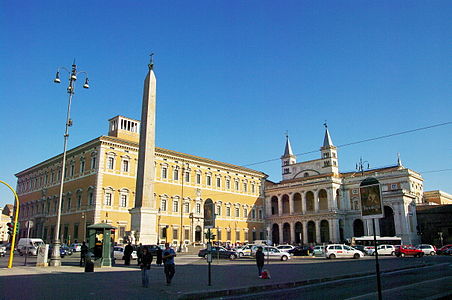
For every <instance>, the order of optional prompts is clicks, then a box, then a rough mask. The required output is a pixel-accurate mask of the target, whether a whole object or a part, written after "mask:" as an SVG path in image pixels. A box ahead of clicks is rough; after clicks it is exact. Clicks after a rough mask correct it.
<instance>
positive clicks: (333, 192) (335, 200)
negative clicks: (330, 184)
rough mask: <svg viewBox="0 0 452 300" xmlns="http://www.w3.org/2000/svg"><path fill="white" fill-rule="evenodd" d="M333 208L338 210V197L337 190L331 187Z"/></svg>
mask: <svg viewBox="0 0 452 300" xmlns="http://www.w3.org/2000/svg"><path fill="white" fill-rule="evenodd" d="M330 191H331V208H332V209H333V210H337V199H336V190H335V189H334V188H331V190H330Z"/></svg>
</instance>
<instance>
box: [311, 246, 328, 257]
mask: <svg viewBox="0 0 452 300" xmlns="http://www.w3.org/2000/svg"><path fill="white" fill-rule="evenodd" d="M324 251H325V246H315V247H314V251H313V253H312V255H314V256H322V255H323V254H324Z"/></svg>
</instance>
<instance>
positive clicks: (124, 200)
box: [120, 194, 127, 207]
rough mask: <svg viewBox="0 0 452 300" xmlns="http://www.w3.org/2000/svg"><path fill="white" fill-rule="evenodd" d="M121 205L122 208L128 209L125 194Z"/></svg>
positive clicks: (122, 196)
mask: <svg viewBox="0 0 452 300" xmlns="http://www.w3.org/2000/svg"><path fill="white" fill-rule="evenodd" d="M120 205H121V207H127V195H125V194H122V195H121V203H120Z"/></svg>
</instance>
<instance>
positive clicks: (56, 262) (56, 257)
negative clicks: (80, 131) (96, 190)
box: [50, 60, 89, 266]
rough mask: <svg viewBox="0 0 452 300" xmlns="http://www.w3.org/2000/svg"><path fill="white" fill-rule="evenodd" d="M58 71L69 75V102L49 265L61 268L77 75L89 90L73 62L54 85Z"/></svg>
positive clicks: (86, 80) (63, 68)
mask: <svg viewBox="0 0 452 300" xmlns="http://www.w3.org/2000/svg"><path fill="white" fill-rule="evenodd" d="M60 69H62V70H65V71H66V72H67V73H68V74H69V85H68V87H67V93H68V94H69V101H68V106H67V116H66V130H65V133H64V148H63V162H62V165H61V181H60V194H59V199H58V210H57V224H56V228H55V237H54V240H53V249H52V256H51V257H50V265H51V266H61V256H60V244H61V242H60V223H61V200H62V198H63V185H64V177H65V176H66V174H65V173H66V170H65V168H66V151H67V141H68V138H69V127H70V126H72V120H71V117H70V115H71V103H72V96H73V95H74V93H75V92H74V89H75V81H76V80H77V75H78V74H84V75H85V83H84V84H83V87H84V88H85V89H87V88H89V85H88V73H86V72H85V71H81V72H77V66H76V65H75V60H74V62H73V63H72V70H71V71H69V70H68V69H66V68H65V67H60V68H58V70H57V73H56V76H55V79H54V80H53V82H55V83H61V80H60Z"/></svg>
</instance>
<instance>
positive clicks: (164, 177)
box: [162, 167, 168, 179]
mask: <svg viewBox="0 0 452 300" xmlns="http://www.w3.org/2000/svg"><path fill="white" fill-rule="evenodd" d="M162 178H163V179H166V178H168V168H167V167H162Z"/></svg>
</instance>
